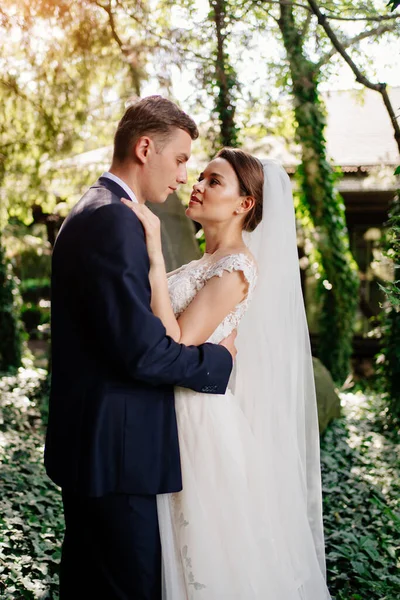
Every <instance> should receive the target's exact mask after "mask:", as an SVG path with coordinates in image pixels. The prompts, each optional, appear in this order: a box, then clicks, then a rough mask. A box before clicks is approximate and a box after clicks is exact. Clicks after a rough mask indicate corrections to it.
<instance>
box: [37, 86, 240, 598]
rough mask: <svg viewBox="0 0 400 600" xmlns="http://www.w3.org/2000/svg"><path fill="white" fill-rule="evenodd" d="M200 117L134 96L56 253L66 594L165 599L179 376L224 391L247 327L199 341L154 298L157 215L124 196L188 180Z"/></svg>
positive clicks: (161, 195)
mask: <svg viewBox="0 0 400 600" xmlns="http://www.w3.org/2000/svg"><path fill="white" fill-rule="evenodd" d="M197 136H198V131H197V128H196V125H195V123H194V122H193V121H192V119H191V118H190V117H189V116H188V115H186V114H185V113H184V112H182V111H181V110H180V109H179V108H178V107H177V106H176V105H175V104H173V103H172V102H170V101H169V100H166V99H164V98H161V97H160V96H150V97H147V98H144V99H142V100H141V101H139V102H138V103H137V104H135V105H133V106H131V107H130V108H128V109H127V111H126V112H125V114H124V116H123V117H122V119H121V121H120V123H119V125H118V129H117V132H116V134H115V140H114V156H113V161H112V165H111V169H110V172H107V173H104V174H103V175H102V176H101V177H100V179H99V180H98V181H97V182H96V183H95V184H94V185H93V186H92V187H91V188H90V189H89V190H88V191H87V192H86V194H85V195H84V196H83V198H82V199H81V200H80V201H79V202H78V204H77V205H76V206H75V207H74V208H73V210H72V211H71V213H70V214H69V215H68V217H67V219H66V220H65V222H64V224H63V227H62V228H61V231H60V233H59V235H58V238H57V241H56V244H55V247H54V252H53V262H52V385H51V394H50V413H49V424H48V429H47V437H46V446H45V465H46V470H47V473H48V475H49V477H50V478H51V479H52V480H53V481H54V482H55V483H56V484H57V485H59V486H60V487H61V488H62V497H63V505H64V515H65V537H64V542H63V547H62V559H61V567H60V600H114V599H115V600H116V599H118V600H160V599H161V548H160V539H159V531H158V520H157V511H156V494H163V493H167V492H177V491H179V490H181V489H182V481H181V471H180V460H179V447H178V436H177V425H176V418H175V409H174V394H173V386H175V385H176V386H183V387H187V388H191V389H193V390H195V391H199V392H210V393H215V394H223V393H224V392H225V389H226V387H227V383H228V379H229V375H230V372H231V368H232V358H233V357H234V356H235V353H236V351H235V347H234V336H232V337H231V338H228V339H227V340H225V341H224V342H222V343H221V345H219V346H215V345H212V344H203V345H202V346H199V347H195V346H191V347H186V346H183V345H181V344H177V343H175V342H174V341H173V340H172V339H171V338H169V337H167V335H166V332H165V329H164V327H163V325H162V323H161V321H160V320H159V319H158V318H157V317H155V316H154V315H153V313H152V312H151V308H150V300H151V292H150V284H149V279H148V271H149V258H148V255H147V251H146V244H145V237H144V231H143V228H142V226H141V224H140V222H139V220H138V218H137V217H136V215H135V214H134V213H133V212H132V211H131V210H130V209H129V208H127V207H126V206H125V205H124V204H123V203H122V202H121V198H122V197H129V198H130V199H131V200H132V201H133V202H140V203H143V202H145V201H149V202H154V203H162V202H164V201H165V200H166V198H167V196H168V195H169V194H170V193H172V191H174V190H176V189H177V187H178V185H179V184H180V183H185V182H186V177H187V174H186V162H187V161H188V159H189V156H190V149H191V142H192V140H194V139H196V138H197Z"/></svg>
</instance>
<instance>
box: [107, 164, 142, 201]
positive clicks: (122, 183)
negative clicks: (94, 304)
mask: <svg viewBox="0 0 400 600" xmlns="http://www.w3.org/2000/svg"><path fill="white" fill-rule="evenodd" d="M102 177H105V178H106V179H111V181H114V182H115V183H118V185H119V186H120V187H122V189H123V190H124V192H126V193H127V195H128V197H129V200H132V202H136V203H138V199H137V198H136V196H135V194H134V192H133V191H132V190H131V188H130V187H129V185H127V184H126V183H125V181H122V179H120V178H119V177H117V176H116V175H114V173H110V172H109V171H106V172H105V173H103V174H102Z"/></svg>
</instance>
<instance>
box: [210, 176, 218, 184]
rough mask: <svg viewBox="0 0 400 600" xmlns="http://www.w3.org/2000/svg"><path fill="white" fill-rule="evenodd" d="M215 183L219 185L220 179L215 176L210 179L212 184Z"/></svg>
mask: <svg viewBox="0 0 400 600" xmlns="http://www.w3.org/2000/svg"><path fill="white" fill-rule="evenodd" d="M215 184H216V185H218V184H219V181H218V179H215V178H214V177H212V178H211V179H210V185H215Z"/></svg>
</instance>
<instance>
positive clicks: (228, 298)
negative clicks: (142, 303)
mask: <svg viewBox="0 0 400 600" xmlns="http://www.w3.org/2000/svg"><path fill="white" fill-rule="evenodd" d="M149 279H150V285H151V294H152V296H151V308H152V311H153V313H154V314H155V315H157V317H159V318H160V319H161V321H162V322H163V325H164V327H165V329H166V330H167V334H168V335H169V336H171V337H172V338H173V339H174V340H175V341H176V342H180V343H181V344H185V345H186V346H190V345H194V346H198V345H199V344H203V343H204V342H205V341H206V340H208V338H209V337H210V335H211V334H212V333H213V332H214V331H215V329H216V328H217V327H218V325H219V324H220V323H221V322H222V321H223V320H224V318H225V317H226V316H227V315H228V314H229V313H230V312H232V310H233V309H234V308H235V306H236V305H237V304H239V302H241V301H242V300H243V299H244V297H245V295H246V293H247V282H246V280H245V278H244V275H243V273H242V272H241V271H233V272H232V273H229V272H228V271H225V272H224V273H223V275H222V276H221V277H218V276H214V277H211V279H209V280H208V281H207V282H206V284H205V285H204V287H203V288H202V289H201V290H200V291H199V292H198V293H197V294H196V296H195V297H194V299H193V300H192V302H191V303H190V304H189V306H188V307H187V309H186V310H185V311H184V312H183V313H182V314H181V315H180V316H179V318H178V319H177V318H176V317H175V315H174V312H173V310H172V306H171V300H170V296H169V292H168V284H167V276H166V272H165V265H164V262H161V261H157V262H156V263H154V262H153V263H152V262H150V272H149Z"/></svg>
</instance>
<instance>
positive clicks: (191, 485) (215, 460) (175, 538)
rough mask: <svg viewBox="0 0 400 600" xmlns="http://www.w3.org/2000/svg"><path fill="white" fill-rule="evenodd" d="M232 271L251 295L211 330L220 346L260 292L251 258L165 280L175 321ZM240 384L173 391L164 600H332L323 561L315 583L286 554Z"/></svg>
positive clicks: (202, 266)
mask: <svg viewBox="0 0 400 600" xmlns="http://www.w3.org/2000/svg"><path fill="white" fill-rule="evenodd" d="M233 270H240V271H242V273H243V274H244V277H245V278H246V280H247V282H248V294H247V297H246V298H245V300H243V301H242V302H241V303H240V304H239V305H238V306H236V308H235V310H234V311H233V312H232V313H231V314H230V315H228V316H227V317H226V318H225V319H224V321H223V322H222V323H221V324H220V325H219V326H218V327H217V329H216V330H215V331H214V333H213V334H212V336H211V337H210V339H209V340H208V341H210V342H213V343H219V342H220V341H221V340H222V339H223V338H225V337H226V336H227V335H228V334H229V333H230V332H231V331H232V330H233V329H234V328H236V327H237V326H238V324H239V323H240V321H241V319H242V317H243V316H244V314H245V312H246V309H247V308H248V305H249V303H250V302H251V298H252V295H253V292H254V289H255V287H256V281H257V268H256V265H255V263H254V261H253V260H252V259H251V258H250V256H249V255H247V254H244V253H243V254H233V255H229V256H225V257H223V258H222V259H221V258H218V259H217V258H215V257H214V256H213V255H209V254H206V255H204V257H203V258H202V259H200V260H197V261H193V262H191V263H189V264H188V265H185V266H183V267H181V268H180V269H178V271H175V272H174V273H173V274H171V275H170V276H169V279H168V284H169V292H170V297H171V302H172V307H173V310H174V313H175V315H176V316H177V317H178V316H179V315H180V314H181V313H182V312H183V311H184V310H185V309H186V308H187V306H188V305H189V303H190V302H191V301H192V300H193V298H194V296H195V295H196V293H197V292H198V291H199V290H200V289H201V288H202V287H203V286H204V284H205V283H206V281H207V280H208V279H210V278H211V277H215V276H222V275H223V273H224V272H225V271H233ZM210 310H212V306H210ZM260 368H262V365H260ZM233 385H234V374H233V375H232V377H231V381H230V384H229V386H228V390H227V392H226V394H225V395H212V394H202V393H196V392H193V391H191V390H188V389H184V388H175V406H176V415H177V422H178V432H179V442H180V453H181V465H182V477H183V491H182V492H179V493H176V494H164V495H159V496H158V497H157V505H158V515H159V524H160V536H161V544H162V553H163V600H197V599H198V600H325V599H327V598H330V596H329V593H328V591H327V588H326V584H325V580H324V576H323V574H322V573H321V570H320V565H319V563H318V558H317V556H316V555H315V560H314V559H313V561H314V562H313V564H311V565H310V563H308V565H307V569H309V568H310V566H311V569H312V570H314V571H315V573H314V575H313V577H311V579H312V583H311V584H309V585H308V584H307V583H305V579H307V577H308V576H307V573H305V569H304V565H303V564H302V560H301V557H300V556H299V557H296V555H293V553H291V552H289V550H288V545H290V544H291V540H290V539H288V536H287V533H283V528H281V519H282V515H280V514H278V511H277V509H276V503H274V502H269V497H270V496H271V495H272V494H271V491H270V489H267V482H266V478H265V476H264V473H263V469H264V462H265V461H264V458H265V457H263V456H262V455H261V452H262V450H261V448H260V446H259V444H258V442H257V441H256V438H255V436H254V434H253V431H252V428H251V427H250V424H249V421H248V419H247V417H246V416H245V413H244V411H243V410H242V408H241V405H240V399H239V398H237V397H235V395H234V394H233V392H232V389H231V388H232V387H233ZM269 485H270V486H274V483H273V482H270V483H269ZM292 501H293V502H296V499H294V498H293V499H292ZM274 507H275V508H274ZM305 512H306V511H305ZM305 519H306V516H305ZM310 536H311V534H310Z"/></svg>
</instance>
